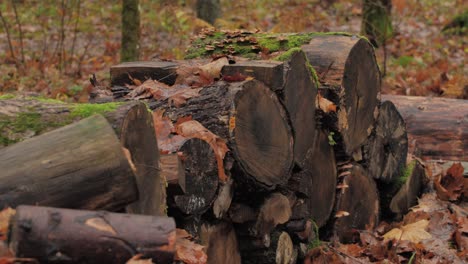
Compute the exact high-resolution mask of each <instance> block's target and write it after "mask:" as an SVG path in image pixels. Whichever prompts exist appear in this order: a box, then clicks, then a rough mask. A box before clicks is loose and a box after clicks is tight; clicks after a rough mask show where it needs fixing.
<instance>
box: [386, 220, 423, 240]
mask: <svg viewBox="0 0 468 264" xmlns="http://www.w3.org/2000/svg"><path fill="white" fill-rule="evenodd" d="M428 224H429V221H427V220H425V219H424V220H420V221H418V222H415V223H412V224H408V225H405V226H402V227H401V228H394V229H392V230H390V231H389V232H387V233H386V234H385V235H383V238H384V239H390V240H392V239H395V240H397V241H398V240H407V241H411V242H413V243H419V242H421V241H422V240H424V239H429V238H432V235H431V234H429V233H428V232H426V228H427V226H428Z"/></svg>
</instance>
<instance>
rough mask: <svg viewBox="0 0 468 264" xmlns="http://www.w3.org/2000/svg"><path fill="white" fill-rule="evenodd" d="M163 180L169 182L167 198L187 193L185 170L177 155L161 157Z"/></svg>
mask: <svg viewBox="0 0 468 264" xmlns="http://www.w3.org/2000/svg"><path fill="white" fill-rule="evenodd" d="M160 162H161V178H162V179H165V180H166V182H167V190H166V192H167V196H174V195H181V194H184V193H185V191H186V187H185V186H186V184H185V170H184V167H183V165H182V160H181V157H180V156H179V155H178V154H177V153H173V154H163V155H161V159H160Z"/></svg>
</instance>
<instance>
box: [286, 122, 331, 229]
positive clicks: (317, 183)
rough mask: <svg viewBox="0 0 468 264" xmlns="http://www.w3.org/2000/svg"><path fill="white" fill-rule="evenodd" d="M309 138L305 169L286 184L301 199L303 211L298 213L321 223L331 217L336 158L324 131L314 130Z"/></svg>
mask: <svg viewBox="0 0 468 264" xmlns="http://www.w3.org/2000/svg"><path fill="white" fill-rule="evenodd" d="M312 141H313V146H312V148H311V149H310V151H309V153H308V154H307V157H306V163H305V167H304V169H303V170H302V171H299V172H295V173H293V176H292V177H291V179H290V180H289V183H288V188H289V189H290V190H293V191H295V192H296V195H297V196H298V197H300V199H302V200H303V201H304V205H305V206H304V209H305V212H302V213H301V214H302V216H300V217H302V218H304V219H306V220H309V219H311V220H313V221H314V222H315V223H316V224H317V225H318V226H319V227H322V226H323V225H324V224H325V223H326V222H327V220H328V218H329V217H330V214H331V212H332V210H333V204H334V201H335V188H336V182H337V172H336V162H335V155H334V152H333V147H332V146H331V145H330V144H329V142H328V137H327V134H326V133H325V132H323V131H319V130H317V131H316V132H315V136H314V138H313V139H312ZM304 214H305V215H304ZM293 215H294V214H293ZM293 218H296V219H297V217H294V216H293Z"/></svg>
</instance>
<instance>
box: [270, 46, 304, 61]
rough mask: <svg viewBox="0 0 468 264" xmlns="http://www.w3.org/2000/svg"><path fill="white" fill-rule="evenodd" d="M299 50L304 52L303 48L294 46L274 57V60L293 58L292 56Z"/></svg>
mask: <svg viewBox="0 0 468 264" xmlns="http://www.w3.org/2000/svg"><path fill="white" fill-rule="evenodd" d="M297 52H302V50H301V48H292V49H289V50H288V51H286V52H284V53H282V54H281V55H279V56H277V57H275V58H273V60H277V61H287V60H289V59H291V57H292V56H293V55H294V54H296V53H297Z"/></svg>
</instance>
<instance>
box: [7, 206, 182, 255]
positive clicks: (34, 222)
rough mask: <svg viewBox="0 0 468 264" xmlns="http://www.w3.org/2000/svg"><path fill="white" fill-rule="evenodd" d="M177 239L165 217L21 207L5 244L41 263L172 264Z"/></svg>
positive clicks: (17, 210)
mask: <svg viewBox="0 0 468 264" xmlns="http://www.w3.org/2000/svg"><path fill="white" fill-rule="evenodd" d="M175 236H176V235H175V224H174V220H173V219H171V218H168V217H158V216H143V215H128V214H116V213H108V212H103V211H101V212H93V211H80V210H70V209H58V208H50V207H36V206H19V207H18V208H17V209H16V215H15V216H13V218H12V220H11V226H10V234H9V238H10V239H9V244H10V248H11V249H12V251H13V252H14V254H15V255H16V256H17V257H27V258H35V259H37V260H38V261H39V262H40V263H126V262H127V261H128V260H129V259H130V258H132V257H133V256H134V255H137V254H141V255H142V259H151V260H152V261H153V262H154V263H172V262H173V257H174V251H175V238H176V237H175Z"/></svg>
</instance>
